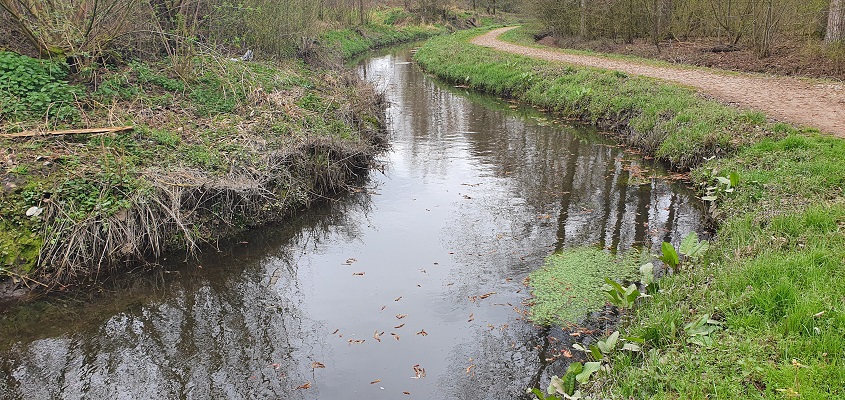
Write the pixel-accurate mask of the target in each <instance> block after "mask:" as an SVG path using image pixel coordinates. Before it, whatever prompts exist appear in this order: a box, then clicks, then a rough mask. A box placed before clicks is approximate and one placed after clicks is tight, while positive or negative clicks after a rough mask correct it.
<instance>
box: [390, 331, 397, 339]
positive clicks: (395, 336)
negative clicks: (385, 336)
mask: <svg viewBox="0 0 845 400" xmlns="http://www.w3.org/2000/svg"><path fill="white" fill-rule="evenodd" d="M390 334H391V335H393V338H394V339H396V340H399V335H397V334H395V333H393V332H390Z"/></svg>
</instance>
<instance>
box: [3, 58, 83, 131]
mask: <svg viewBox="0 0 845 400" xmlns="http://www.w3.org/2000/svg"><path fill="white" fill-rule="evenodd" d="M66 68H67V67H66V65H64V64H61V63H57V62H52V61H43V60H36V59H34V58H31V57H27V56H22V55H20V54H16V53H12V52H6V51H2V52H0V120H10V121H25V120H33V119H36V120H37V119H44V118H46V119H48V120H51V121H54V122H72V121H74V120H76V119H77V118H79V110H78V109H77V108H76V105H75V104H76V103H75V102H76V99H77V98H78V97H80V96H81V95H82V89H81V88H80V87H78V86H74V85H69V84H68V83H67V82H66V81H65V80H64V79H65V77H66V75H67V74H66V72H65V70H66Z"/></svg>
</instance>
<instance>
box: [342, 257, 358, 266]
mask: <svg viewBox="0 0 845 400" xmlns="http://www.w3.org/2000/svg"><path fill="white" fill-rule="evenodd" d="M355 261H358V260H356V259H354V258H347V259H346V262H345V263H343V265H352V263H354V262H355Z"/></svg>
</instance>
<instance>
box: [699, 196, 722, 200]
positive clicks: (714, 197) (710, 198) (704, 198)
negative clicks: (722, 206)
mask: <svg viewBox="0 0 845 400" xmlns="http://www.w3.org/2000/svg"><path fill="white" fill-rule="evenodd" d="M716 199H718V197H716V196H704V197H702V198H701V200H704V201H716Z"/></svg>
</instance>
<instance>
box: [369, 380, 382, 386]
mask: <svg viewBox="0 0 845 400" xmlns="http://www.w3.org/2000/svg"><path fill="white" fill-rule="evenodd" d="M379 382H381V379H376V380H374V381H372V382H370V385H375V384H376V383H379Z"/></svg>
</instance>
